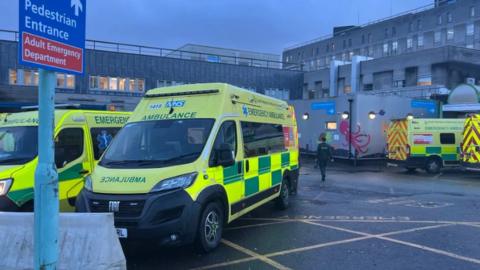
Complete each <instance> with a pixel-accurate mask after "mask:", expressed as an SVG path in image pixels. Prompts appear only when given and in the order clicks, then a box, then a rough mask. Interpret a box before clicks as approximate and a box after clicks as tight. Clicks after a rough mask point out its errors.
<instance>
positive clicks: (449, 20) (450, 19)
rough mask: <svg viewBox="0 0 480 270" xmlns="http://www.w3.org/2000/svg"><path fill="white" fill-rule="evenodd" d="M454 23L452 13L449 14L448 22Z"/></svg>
mask: <svg viewBox="0 0 480 270" xmlns="http://www.w3.org/2000/svg"><path fill="white" fill-rule="evenodd" d="M452 21H453V17H452V13H450V12H448V13H447V22H449V23H451V22H452Z"/></svg>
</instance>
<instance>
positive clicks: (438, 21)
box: [437, 15, 442, 25]
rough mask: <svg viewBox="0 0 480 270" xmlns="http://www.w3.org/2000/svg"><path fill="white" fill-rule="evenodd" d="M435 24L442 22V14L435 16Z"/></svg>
mask: <svg viewBox="0 0 480 270" xmlns="http://www.w3.org/2000/svg"><path fill="white" fill-rule="evenodd" d="M437 24H438V25H441V24H442V15H438V16H437Z"/></svg>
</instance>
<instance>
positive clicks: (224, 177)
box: [209, 120, 244, 205]
mask: <svg viewBox="0 0 480 270" xmlns="http://www.w3.org/2000/svg"><path fill="white" fill-rule="evenodd" d="M226 146H228V147H229V148H230V149H231V151H232V152H233V156H234V157H235V162H234V164H233V165H231V166H226V167H225V166H219V165H217V160H216V158H217V157H216V156H215V155H216V154H215V153H217V152H218V150H219V149H220V148H221V147H226ZM238 152H239V151H238V124H237V123H236V122H235V121H234V120H226V121H224V122H223V123H222V125H221V126H220V128H219V130H218V132H217V136H216V137H215V141H214V144H213V147H212V151H211V154H210V158H209V167H210V168H211V169H213V171H214V172H215V173H214V174H215V179H216V181H217V182H219V183H220V184H222V185H223V187H224V188H225V191H226V192H227V197H228V202H229V204H230V205H232V204H234V203H235V202H238V201H240V200H241V199H242V198H243V197H244V185H243V162H242V161H241V160H240V159H239V153H238Z"/></svg>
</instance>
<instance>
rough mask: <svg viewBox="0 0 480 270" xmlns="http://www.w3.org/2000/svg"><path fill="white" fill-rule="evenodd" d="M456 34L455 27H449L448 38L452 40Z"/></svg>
mask: <svg viewBox="0 0 480 270" xmlns="http://www.w3.org/2000/svg"><path fill="white" fill-rule="evenodd" d="M453 35H454V31H453V27H450V28H448V29H447V40H452V39H453Z"/></svg>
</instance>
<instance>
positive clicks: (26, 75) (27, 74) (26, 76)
mask: <svg viewBox="0 0 480 270" xmlns="http://www.w3.org/2000/svg"><path fill="white" fill-rule="evenodd" d="M57 82H58V75H57ZM23 84H24V85H33V83H32V71H31V70H27V69H25V70H23ZM57 86H58V85H57Z"/></svg>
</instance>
